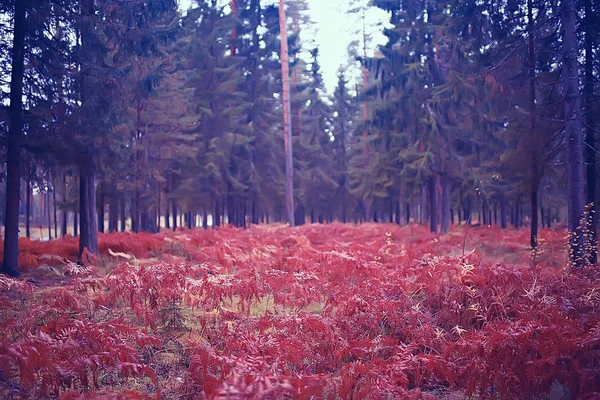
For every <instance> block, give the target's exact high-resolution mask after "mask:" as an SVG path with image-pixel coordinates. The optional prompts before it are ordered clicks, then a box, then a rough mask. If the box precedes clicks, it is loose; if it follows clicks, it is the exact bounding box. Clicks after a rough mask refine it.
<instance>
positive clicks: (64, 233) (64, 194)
mask: <svg viewBox="0 0 600 400" xmlns="http://www.w3.org/2000/svg"><path fill="white" fill-rule="evenodd" d="M62 184H63V192H62V196H61V197H62V200H63V202H66V201H67V174H66V173H64V170H63V174H62ZM60 214H61V215H60V236H61V237H65V236H67V210H66V208H65V207H64V206H63V208H62V210H61V212H60Z"/></svg>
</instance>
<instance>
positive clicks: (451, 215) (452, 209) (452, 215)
mask: <svg viewBox="0 0 600 400" xmlns="http://www.w3.org/2000/svg"><path fill="white" fill-rule="evenodd" d="M458 221H459V222H460V208H459V209H458ZM450 224H452V225H454V208H450Z"/></svg>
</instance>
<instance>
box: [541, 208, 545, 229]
mask: <svg viewBox="0 0 600 400" xmlns="http://www.w3.org/2000/svg"><path fill="white" fill-rule="evenodd" d="M545 215H546V214H545V210H544V207H543V206H541V207H540V222H541V223H542V228H545V227H546V218H544V216H545Z"/></svg>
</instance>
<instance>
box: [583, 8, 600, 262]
mask: <svg viewBox="0 0 600 400" xmlns="http://www.w3.org/2000/svg"><path fill="white" fill-rule="evenodd" d="M584 7H585V19H584V24H583V25H584V26H585V84H584V85H583V95H584V101H585V110H586V114H585V115H586V117H585V125H586V132H585V163H586V180H587V199H586V203H587V207H588V211H589V216H588V224H589V230H590V236H589V240H590V241H591V242H592V246H588V247H589V252H590V254H589V260H590V263H591V264H596V263H597V261H598V249H597V247H598V216H597V215H596V209H597V206H596V203H597V202H596V137H595V136H596V135H595V124H594V122H595V121H594V116H595V115H594V81H595V79H594V54H593V51H594V32H592V30H593V28H592V27H593V26H594V15H593V12H592V0H585V3H584ZM597 12H598V11H596V13H597ZM596 17H597V15H596ZM596 35H597V33H596Z"/></svg>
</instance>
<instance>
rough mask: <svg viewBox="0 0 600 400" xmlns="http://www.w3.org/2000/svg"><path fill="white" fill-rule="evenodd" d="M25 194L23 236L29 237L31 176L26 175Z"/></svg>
mask: <svg viewBox="0 0 600 400" xmlns="http://www.w3.org/2000/svg"><path fill="white" fill-rule="evenodd" d="M26 189H27V192H26V194H25V237H27V238H31V177H30V176H27V187H26Z"/></svg>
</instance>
